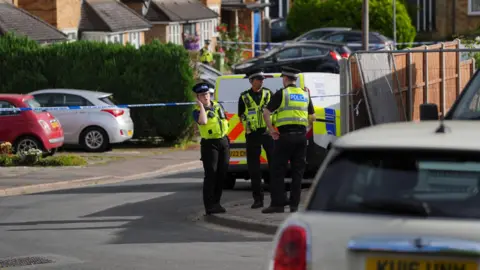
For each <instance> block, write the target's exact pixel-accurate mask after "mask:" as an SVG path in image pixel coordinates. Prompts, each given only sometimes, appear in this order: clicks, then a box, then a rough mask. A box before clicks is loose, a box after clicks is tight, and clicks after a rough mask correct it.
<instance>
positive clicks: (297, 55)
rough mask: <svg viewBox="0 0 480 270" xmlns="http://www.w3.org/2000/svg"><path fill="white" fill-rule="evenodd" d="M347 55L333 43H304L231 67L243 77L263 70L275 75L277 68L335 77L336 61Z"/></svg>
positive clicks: (347, 53)
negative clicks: (331, 74)
mask: <svg viewBox="0 0 480 270" xmlns="http://www.w3.org/2000/svg"><path fill="white" fill-rule="evenodd" d="M350 53H351V51H350V50H349V48H348V47H347V46H344V45H342V44H337V43H333V42H319V41H304V42H295V43H288V44H286V45H285V46H284V47H276V48H274V49H272V50H270V51H268V52H267V53H265V54H263V55H261V56H259V57H257V58H252V59H249V60H247V61H245V62H243V63H240V64H237V65H234V66H233V67H232V69H233V73H235V74H245V73H247V72H249V71H250V70H252V69H259V68H261V69H263V70H264V71H265V72H268V73H277V72H280V71H281V67H283V66H289V67H292V68H296V69H298V70H301V71H302V72H327V73H337V74H338V73H339V72H340V67H339V63H338V61H339V60H340V59H342V58H348V56H350Z"/></svg>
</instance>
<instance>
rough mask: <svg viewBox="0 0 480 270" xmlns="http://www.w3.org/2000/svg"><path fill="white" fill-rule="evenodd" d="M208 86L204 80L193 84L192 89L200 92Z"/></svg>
mask: <svg viewBox="0 0 480 270" xmlns="http://www.w3.org/2000/svg"><path fill="white" fill-rule="evenodd" d="M209 88H210V87H209V86H208V84H206V83H204V82H200V83H197V84H195V85H194V86H193V88H192V91H193V92H195V93H196V94H201V93H205V92H208V90H209Z"/></svg>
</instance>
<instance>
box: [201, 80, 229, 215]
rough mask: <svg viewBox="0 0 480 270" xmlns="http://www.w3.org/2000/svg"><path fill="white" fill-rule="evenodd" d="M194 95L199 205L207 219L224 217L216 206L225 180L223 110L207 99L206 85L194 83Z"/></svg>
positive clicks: (226, 159) (226, 158) (225, 124)
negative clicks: (199, 166)
mask: <svg viewBox="0 0 480 270" xmlns="http://www.w3.org/2000/svg"><path fill="white" fill-rule="evenodd" d="M193 91H194V92H195V93H196V94H197V105H198V107H197V108H196V109H195V110H194V111H193V118H194V119H195V121H196V122H197V124H198V129H199V131H200V136H201V137H202V140H201V142H200V147H201V148H200V153H201V160H202V163H203V169H204V173H205V177H204V180H203V204H204V206H205V212H206V214H207V215H210V214H218V213H225V212H226V211H225V208H223V207H222V206H221V205H220V199H221V197H222V190H223V187H222V183H223V181H224V180H225V179H226V177H227V170H228V164H229V160H230V145H229V144H230V142H229V140H228V137H227V136H226V135H227V132H228V121H227V118H226V116H225V111H224V109H223V106H222V105H220V104H219V103H217V102H215V101H213V100H211V99H210V92H209V87H208V84H206V83H203V82H202V83H197V84H196V85H195V86H194V87H193Z"/></svg>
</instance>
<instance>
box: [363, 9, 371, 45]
mask: <svg viewBox="0 0 480 270" xmlns="http://www.w3.org/2000/svg"><path fill="white" fill-rule="evenodd" d="M362 13H363V15H362V35H363V39H362V40H363V42H362V43H363V44H362V45H363V50H364V51H368V47H369V46H368V45H369V42H368V36H369V34H370V32H369V28H370V26H369V20H370V19H369V17H368V0H363V7H362Z"/></svg>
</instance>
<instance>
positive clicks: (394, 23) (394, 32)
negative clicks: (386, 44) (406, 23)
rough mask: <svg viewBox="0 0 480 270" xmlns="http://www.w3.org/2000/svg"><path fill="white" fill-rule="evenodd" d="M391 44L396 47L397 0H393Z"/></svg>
mask: <svg viewBox="0 0 480 270" xmlns="http://www.w3.org/2000/svg"><path fill="white" fill-rule="evenodd" d="M393 44H394V46H395V48H396V47H397V0H393Z"/></svg>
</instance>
